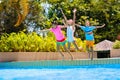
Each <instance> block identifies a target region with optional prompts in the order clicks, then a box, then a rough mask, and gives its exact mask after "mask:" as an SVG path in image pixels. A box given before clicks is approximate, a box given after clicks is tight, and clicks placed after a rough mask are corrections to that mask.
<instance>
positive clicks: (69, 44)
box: [68, 42, 71, 50]
mask: <svg viewBox="0 0 120 80" xmlns="http://www.w3.org/2000/svg"><path fill="white" fill-rule="evenodd" d="M70 46H71V43H70V42H68V49H69V50H70Z"/></svg>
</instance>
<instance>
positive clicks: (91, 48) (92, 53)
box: [90, 47, 94, 60]
mask: <svg viewBox="0 0 120 80" xmlns="http://www.w3.org/2000/svg"><path fill="white" fill-rule="evenodd" d="M90 51H91V60H93V55H94V50H93V47H90Z"/></svg>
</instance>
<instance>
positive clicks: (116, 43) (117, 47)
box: [113, 40, 120, 49]
mask: <svg viewBox="0 0 120 80" xmlns="http://www.w3.org/2000/svg"><path fill="white" fill-rule="evenodd" d="M113 48H114V49H120V41H119V40H116V41H115V43H114V44H113Z"/></svg>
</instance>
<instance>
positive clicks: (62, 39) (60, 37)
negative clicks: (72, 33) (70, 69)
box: [43, 21, 73, 60]
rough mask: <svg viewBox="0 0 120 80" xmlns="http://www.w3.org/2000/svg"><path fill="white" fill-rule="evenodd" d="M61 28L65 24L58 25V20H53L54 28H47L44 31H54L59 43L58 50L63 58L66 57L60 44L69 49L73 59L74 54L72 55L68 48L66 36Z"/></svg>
mask: <svg viewBox="0 0 120 80" xmlns="http://www.w3.org/2000/svg"><path fill="white" fill-rule="evenodd" d="M61 28H64V26H61V25H58V23H57V22H56V21H53V22H52V28H50V29H47V30H43V31H51V32H53V33H54V35H55V37H56V41H57V42H56V44H57V51H58V52H59V53H60V54H61V56H62V58H63V59H64V55H63V53H62V52H61V51H60V46H63V47H64V49H65V51H67V52H68V53H69V54H70V56H71V60H72V59H73V56H72V55H71V53H70V51H69V50H68V49H67V48H66V45H65V44H66V42H67V41H66V38H65V36H64V35H63V33H62V31H61Z"/></svg>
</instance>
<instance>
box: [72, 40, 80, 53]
mask: <svg viewBox="0 0 120 80" xmlns="http://www.w3.org/2000/svg"><path fill="white" fill-rule="evenodd" d="M73 45H74V46H75V49H76V50H78V51H79V48H78V46H77V44H76V43H75V41H73Z"/></svg>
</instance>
